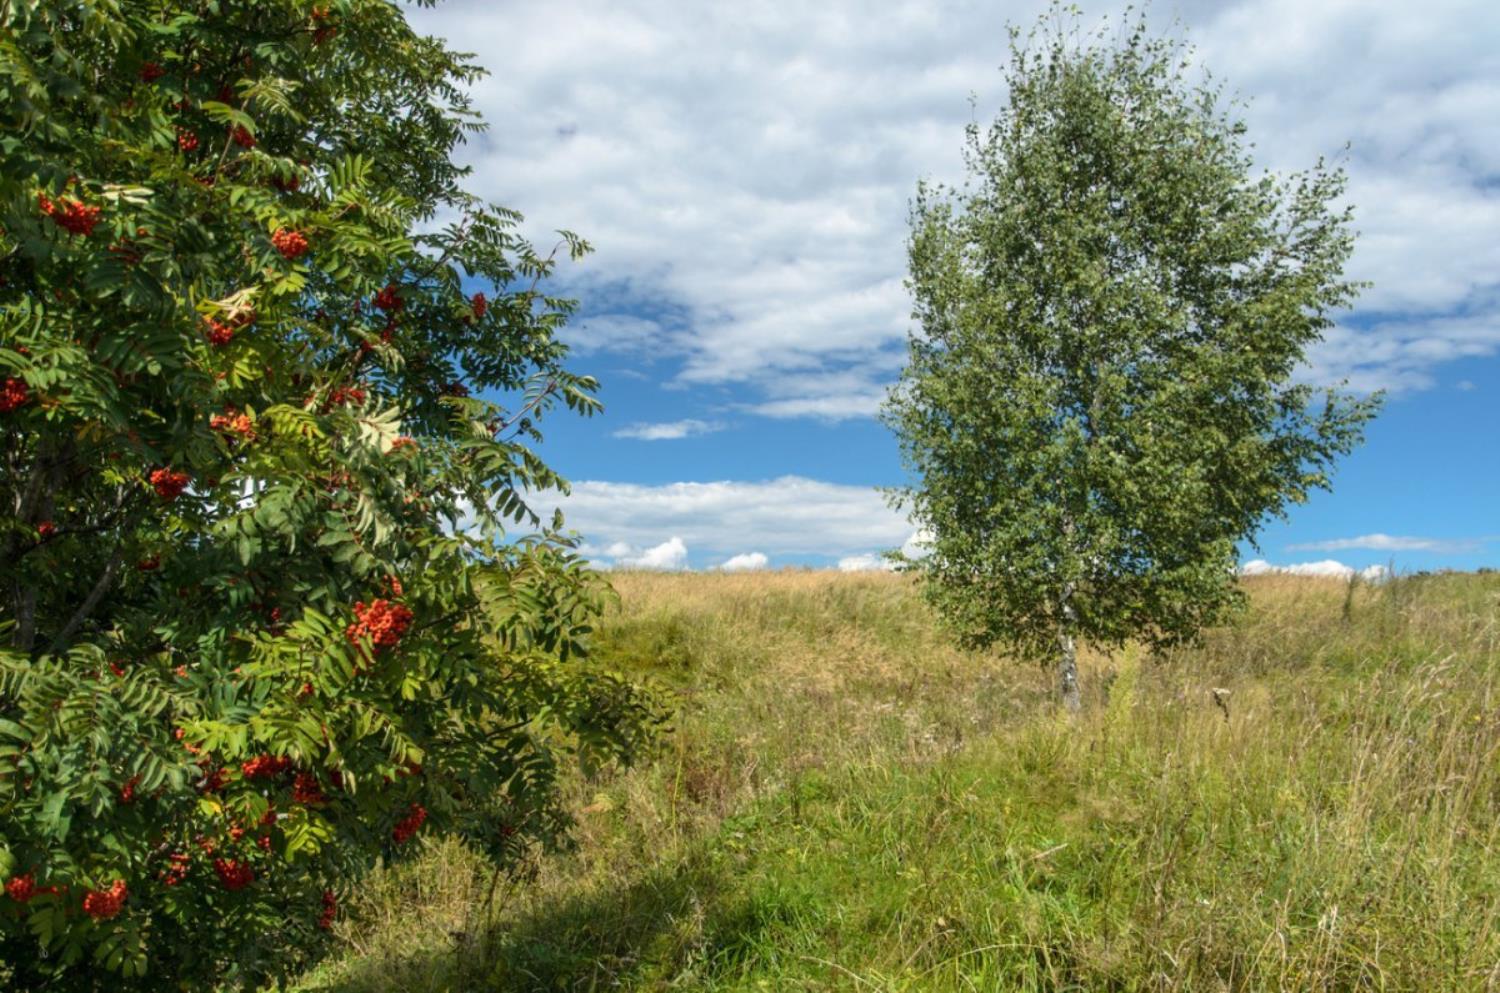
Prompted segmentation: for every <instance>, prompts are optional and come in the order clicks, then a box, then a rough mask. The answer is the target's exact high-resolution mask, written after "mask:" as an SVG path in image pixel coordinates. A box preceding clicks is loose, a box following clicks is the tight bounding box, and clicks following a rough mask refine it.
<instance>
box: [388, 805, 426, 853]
mask: <svg viewBox="0 0 1500 993" xmlns="http://www.w3.org/2000/svg"><path fill="white" fill-rule="evenodd" d="M425 820H427V808H426V807H424V806H422V805H421V804H420V803H414V804H412V805H411V809H410V811H409V812H408V813H407V815H406V816H405V817H403V818H401V820H400V821H398V822H396V826H395V827H394V828H392V829H391V837H393V838H395V839H396V842H397V843H398V844H400V843H402V842H405V841H409V840H410V839H411V836H412V835H414V834H416V833H417V832H418V831H419V830H421V827H422V822H423V821H425Z"/></svg>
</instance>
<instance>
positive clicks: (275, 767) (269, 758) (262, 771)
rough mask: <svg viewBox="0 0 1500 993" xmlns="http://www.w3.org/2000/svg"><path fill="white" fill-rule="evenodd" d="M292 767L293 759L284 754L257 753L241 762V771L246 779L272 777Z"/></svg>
mask: <svg viewBox="0 0 1500 993" xmlns="http://www.w3.org/2000/svg"><path fill="white" fill-rule="evenodd" d="M291 767H292V760H291V759H289V758H286V757H284V756H275V755H257V756H255V757H254V758H252V759H247V760H246V761H244V762H241V763H240V773H241V774H242V775H244V777H245V778H246V779H270V778H271V777H272V776H279V775H281V774H282V773H283V772H286V771H287V770H288V769H290V768H291Z"/></svg>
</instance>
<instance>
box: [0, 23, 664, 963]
mask: <svg viewBox="0 0 1500 993" xmlns="http://www.w3.org/2000/svg"><path fill="white" fill-rule="evenodd" d="M0 19H3V20H0V31H3V33H0V125H3V126H0V385H3V387H4V390H3V393H0V397H3V400H0V460H3V461H0V583H3V590H0V639H3V647H0V878H4V879H5V880H6V881H7V892H6V894H5V895H0V958H3V960H4V962H5V963H6V967H7V968H9V969H10V970H12V971H11V972H10V973H9V974H8V975H6V976H4V980H5V981H6V982H8V984H9V985H8V987H7V988H21V989H24V988H31V987H40V986H46V987H47V988H49V989H50V988H78V989H92V988H95V987H99V988H103V987H106V986H107V987H109V988H121V987H122V984H123V986H124V987H125V988H130V987H131V985H132V983H133V984H135V985H139V986H142V987H150V988H173V989H176V988H179V987H180V985H181V984H183V983H187V984H189V985H191V986H193V987H194V988H202V985H203V984H204V983H205V982H207V981H208V980H209V979H210V978H212V979H216V980H227V981H229V982H231V983H241V984H245V985H254V984H256V983H258V982H260V981H261V980H263V979H264V978H265V977H267V976H274V975H277V974H282V973H284V972H285V970H286V969H287V968H289V967H294V966H295V965H296V963H297V959H298V957H299V956H302V955H305V954H306V953H308V952H309V951H311V950H315V949H316V947H317V945H318V943H319V941H320V940H321V937H320V936H321V931H320V924H325V925H326V923H327V922H328V920H330V919H331V918H333V917H334V916H336V906H337V903H338V901H339V900H340V899H341V898H343V897H346V896H348V895H349V894H350V892H351V889H352V888H353V887H356V886H357V885H358V884H359V880H360V878H361V877H362V875H363V874H364V873H366V872H367V871H368V870H369V869H370V867H371V866H372V865H374V864H375V863H376V862H377V861H378V860H381V859H385V860H399V859H402V858H405V857H407V856H408V855H409V854H411V853H412V852H413V851H415V850H417V849H419V848H420V847H421V844H422V842H421V837H422V836H423V835H425V834H443V835H452V836H456V837H458V838H461V839H463V840H464V841H465V842H466V843H468V844H470V845H471V846H472V847H474V848H475V849H477V850H478V851H481V852H483V853H485V854H487V855H488V856H489V857H491V858H492V859H494V860H496V861H497V862H499V863H500V865H502V866H505V865H514V864H516V863H517V862H518V861H519V860H520V859H522V858H523V857H524V855H525V853H526V852H527V851H529V850H533V849H539V850H545V849H550V848H555V847H556V846H558V845H559V844H561V843H563V842H564V841H565V840H566V830H567V828H568V824H569V819H568V817H567V816H566V815H565V812H564V811H563V809H562V807H561V805H560V802H559V796H558V792H557V788H556V781H557V777H558V775H559V773H560V770H561V768H562V767H563V763H564V761H565V760H567V759H568V757H569V756H577V757H578V758H580V759H582V760H583V761H584V762H585V763H586V764H587V765H589V766H590V767H597V766H600V765H603V764H607V763H609V762H612V761H616V760H628V759H629V758H630V756H632V755H633V754H635V753H637V752H638V751H639V750H640V749H641V748H642V747H644V746H645V745H646V743H647V742H648V740H649V738H650V734H651V729H652V728H653V727H654V726H655V724H656V723H657V722H658V721H659V715H658V713H657V710H656V707H655V704H654V703H653V702H652V700H651V699H650V697H649V696H647V695H644V694H643V693H642V692H641V691H639V690H638V689H636V688H635V687H634V686H633V685H632V684H630V683H628V682H625V681H623V680H621V679H619V678H618V677H615V676H612V675H610V674H609V673H608V672H606V671H604V670H602V669H600V668H599V667H598V666H596V665H594V664H592V663H590V662H589V661H588V660H587V658H586V652H585V647H586V642H587V640H588V636H589V633H590V631H591V628H592V625H593V623H594V619H595V618H596V617H597V615H598V614H599V612H600V610H601V609H602V606H603V603H604V598H605V595H606V594H607V589H606V588H605V587H604V586H603V584H602V583H601V582H600V581H599V579H598V578H597V577H596V576H595V575H594V574H593V573H591V572H590V571H589V570H588V569H587V568H586V567H585V566H584V564H583V563H582V561H581V560H580V558H579V557H578V556H577V554H576V553H575V551H574V549H573V545H572V543H571V541H570V539H569V538H568V537H567V536H566V535H565V534H563V533H561V531H560V529H561V526H562V525H561V521H560V520H554V521H553V522H551V524H550V525H549V526H547V527H545V528H543V529H542V530H541V532H540V533H539V534H536V535H533V536H529V537H523V538H519V539H518V538H517V537H516V536H515V535H513V534H511V533H509V531H508V528H511V527H513V526H516V525H521V526H524V527H525V528H535V527H538V526H540V525H541V524H542V522H540V521H539V520H537V519H536V517H535V515H533V514H532V513H531V511H530V510H529V509H528V508H527V507H526V505H525V503H524V502H523V500H522V496H521V494H522V493H523V492H524V491H525V490H527V489H539V488H546V487H565V485H566V484H565V482H564V481H563V480H561V479H559V478H558V477H557V476H556V474H554V473H553V472H552V471H551V470H550V469H548V468H547V466H546V465H545V464H544V463H543V462H542V461H541V460H540V459H539V457H538V456H537V455H536V454H535V452H534V451H533V448H532V446H533V444H534V443H535V442H537V441H540V439H541V434H540V431H539V423H540V421H541V419H542V418H543V416H544V415H545V414H546V412H547V411H548V410H550V409H554V408H556V407H557V406H558V405H559V404H561V405H563V406H565V407H567V408H570V409H572V410H574V411H577V412H580V413H582V414H585V415H587V414H590V413H592V412H593V411H594V410H596V409H597V406H598V404H597V401H596V400H595V398H594V395H593V394H594V390H595V383H594V381H593V380H592V379H589V378H587V377H582V376H577V375H574V374H572V373H570V372H568V371H567V370H566V369H565V368H564V367H563V365H562V362H563V360H564V357H565V351H566V350H565V348H564V346H563V345H562V344H561V343H560V342H559V341H558V340H557V338H556V332H557V330H558V328H559V327H561V325H562V324H563V322H564V321H565V320H566V319H567V317H568V314H569V313H570V311H571V309H572V304H571V303H570V302H568V301H563V300H557V299H553V298H551V297H549V296H546V295H545V294H543V293H541V292H539V290H538V287H539V285H540V284H541V283H542V282H543V281H544V280H546V279H547V277H548V276H549V274H551V273H552V271H553V269H554V266H555V264H556V261H555V258H554V255H555V251H554V253H553V254H549V255H543V254H539V253H538V252H537V251H535V250H534V249H533V248H532V246H531V245H530V244H528V243H527V242H526V241H525V240H524V239H522V238H521V237H519V236H518V234H517V233H516V230H515V227H516V224H517V222H518V220H519V217H518V215H516V214H515V213H513V212H511V211H508V210H504V209H502V208H498V207H494V206H490V205H486V204H484V203H482V202H480V201H478V200H476V199H475V198H473V197H472V196H470V195H468V194H466V193H465V192H463V190H462V188H461V185H460V184H461V182H462V180H463V177H464V173H465V170H464V169H462V168H460V167H458V166H457V165H455V164H454V162H453V158H452V154H453V152H454V149H455V147H456V146H457V145H458V144H459V143H460V142H461V141H463V140H464V138H465V136H466V135H467V134H468V133H470V132H472V131H474V130H476V129H478V128H479V127H480V124H479V122H478V121H477V119H476V118H475V115H474V114H473V112H472V111H471V109H470V107H469V104H468V101H467V99H466V97H465V96H464V88H465V85H466V84H468V83H470V82H472V81H473V80H474V79H475V78H477V76H478V75H479V70H478V69H477V68H476V67H475V66H473V65H471V64H469V63H468V62H466V61H465V60H464V59H463V58H462V57H460V56H457V55H455V54H453V53H451V52H448V51H446V50H445V49H444V48H443V47H442V46H441V45H440V44H438V43H437V42H436V41H434V40H432V39H426V38H422V37H419V36H417V35H416V34H414V33H413V32H412V31H411V29H410V28H409V26H408V25H407V23H406V21H405V19H404V17H403V15H402V13H401V11H400V9H399V8H398V7H397V6H396V5H395V4H393V3H389V2H385V0H330V2H327V3H323V4H313V3H309V2H305V0H253V2H252V0H241V2H234V0H205V2H203V3H195V4H179V3H167V2H153V0H111V2H82V0H78V2H69V0H44V2H39V0H21V2H16V3H7V4H3V5H0ZM564 247H565V248H566V249H567V251H568V253H569V255H570V256H571V257H574V258H576V257H578V256H580V255H582V254H583V253H585V252H586V251H587V250H588V246H587V245H586V244H585V243H583V242H582V241H580V240H579V239H577V238H576V237H574V236H572V235H570V234H566V233H564V234H563V236H562V240H561V242H560V243H559V246H558V248H559V249H562V248H564ZM476 286H478V287H483V289H484V290H486V291H487V292H488V294H489V297H488V298H486V297H485V296H484V295H483V294H473V295H470V290H471V289H473V288H474V287H476ZM471 393H472V396H471ZM216 860H218V861H217V862H216ZM116 881H122V883H123V885H121V886H115V884H116ZM112 887H115V888H114V889H113V890H112V889H111V888H112ZM110 974H114V975H110Z"/></svg>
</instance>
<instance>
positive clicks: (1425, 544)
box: [1286, 534, 1484, 553]
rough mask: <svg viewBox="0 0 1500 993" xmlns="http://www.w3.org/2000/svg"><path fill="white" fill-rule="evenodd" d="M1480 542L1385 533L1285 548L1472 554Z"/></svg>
mask: <svg viewBox="0 0 1500 993" xmlns="http://www.w3.org/2000/svg"><path fill="white" fill-rule="evenodd" d="M1483 544H1484V542H1483V541H1482V540H1481V539H1477V538H1460V539H1449V538H1412V537H1400V536H1396V535H1389V534H1362V535H1360V536H1359V537H1357V538H1331V539H1328V540H1327V541H1307V542H1302V543H1300V544H1296V545H1288V546H1286V547H1287V549H1288V550H1289V551H1294V552H1341V551H1346V550H1349V549H1363V550H1368V551H1376V552H1447V553H1456V552H1472V551H1475V550H1477V549H1478V548H1480V547H1481V546H1482V545H1483Z"/></svg>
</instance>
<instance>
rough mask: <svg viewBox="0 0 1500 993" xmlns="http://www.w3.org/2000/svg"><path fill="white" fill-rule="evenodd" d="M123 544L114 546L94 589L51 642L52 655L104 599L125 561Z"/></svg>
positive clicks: (74, 633)
mask: <svg viewBox="0 0 1500 993" xmlns="http://www.w3.org/2000/svg"><path fill="white" fill-rule="evenodd" d="M124 551H125V543H124V542H123V541H121V542H119V543H118V544H116V545H115V550H114V551H113V552H112V553H111V554H110V556H109V562H108V563H107V564H106V565H105V566H104V571H103V572H102V573H100V574H99V579H98V581H97V582H95V583H94V588H93V589H91V590H89V595H88V596H87V597H85V598H84V601H83V603H81V604H79V605H78V609H77V610H75V611H73V616H72V617H70V618H68V623H67V624H65V625H64V626H63V629H62V631H60V632H58V635H57V638H56V639H55V640H54V641H53V642H52V654H53V655H57V654H59V653H60V652H61V651H62V650H63V648H65V647H66V646H67V644H68V642H69V641H71V640H73V636H74V635H76V634H77V633H78V631H79V629H80V628H82V627H83V623H84V621H86V620H88V618H89V615H90V614H92V613H93V612H94V608H95V607H97V606H99V601H100V600H102V599H104V594H106V593H108V592H109V588H110V587H111V586H113V585H114V584H115V578H116V577H117V576H118V575H119V574H120V565H121V564H122V563H123V562H124V560H125V555H124Z"/></svg>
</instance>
